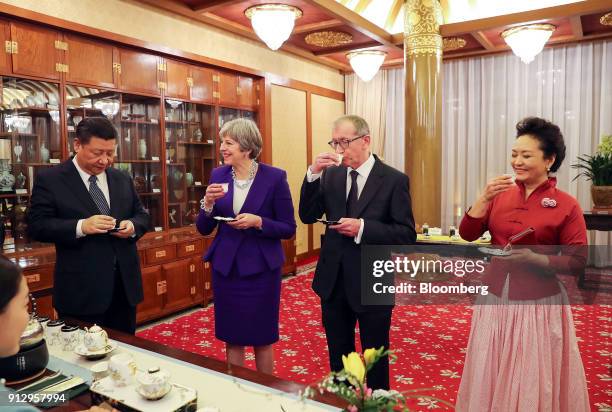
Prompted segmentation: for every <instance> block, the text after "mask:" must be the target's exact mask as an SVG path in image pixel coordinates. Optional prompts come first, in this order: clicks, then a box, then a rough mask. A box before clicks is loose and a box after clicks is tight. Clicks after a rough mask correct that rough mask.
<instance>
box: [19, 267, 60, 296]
mask: <svg viewBox="0 0 612 412" xmlns="http://www.w3.org/2000/svg"><path fill="white" fill-rule="evenodd" d="M23 276H24V277H25V278H26V280H27V281H28V288H30V292H36V291H38V290H43V289H48V288H52V287H53V266H46V267H40V268H38V269H28V270H24V271H23Z"/></svg>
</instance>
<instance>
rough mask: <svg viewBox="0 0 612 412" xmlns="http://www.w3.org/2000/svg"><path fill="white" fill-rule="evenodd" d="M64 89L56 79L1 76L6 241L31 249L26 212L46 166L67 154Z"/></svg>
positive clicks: (9, 246) (0, 180) (1, 199)
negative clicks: (61, 94) (62, 127)
mask: <svg viewBox="0 0 612 412" xmlns="http://www.w3.org/2000/svg"><path fill="white" fill-rule="evenodd" d="M59 101H60V99H59V87H58V85H57V84H55V83H47V82H41V81H36V80H26V79H17V78H12V77H1V84H0V245H2V248H3V251H5V252H6V251H10V250H15V249H17V250H24V249H28V248H30V247H31V246H32V245H31V242H30V241H29V239H28V238H27V224H26V214H27V211H28V207H29V203H30V195H31V193H32V186H33V183H34V179H35V177H36V175H37V173H38V171H39V170H41V168H45V167H51V166H53V165H54V164H59V163H60V159H61V158H62V144H61V135H60V127H59V122H60V115H59Z"/></svg>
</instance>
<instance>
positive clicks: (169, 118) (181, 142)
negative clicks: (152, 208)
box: [165, 99, 216, 228]
mask: <svg viewBox="0 0 612 412" xmlns="http://www.w3.org/2000/svg"><path fill="white" fill-rule="evenodd" d="M165 105H166V107H165V108H166V119H165V120H166V121H165V124H166V130H165V142H166V165H167V171H168V173H167V181H168V211H167V213H168V222H169V225H170V228H179V227H185V226H191V225H193V224H195V221H196V218H197V216H198V213H199V210H200V199H202V198H203V197H204V194H205V192H206V185H207V184H208V180H209V179H210V174H211V172H212V169H213V168H214V167H215V159H216V146H215V136H216V131H215V109H214V107H213V106H208V105H201V104H195V103H188V102H182V101H180V100H172V99H166V102H165Z"/></svg>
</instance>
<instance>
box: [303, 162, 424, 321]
mask: <svg viewBox="0 0 612 412" xmlns="http://www.w3.org/2000/svg"><path fill="white" fill-rule="evenodd" d="M375 159H376V160H375V163H374V167H372V170H371V171H370V175H369V176H368V179H367V180H366V183H365V186H364V187H363V190H362V192H361V195H360V196H359V201H358V202H357V211H358V217H359V218H361V219H363V220H364V228H363V233H362V236H361V243H360V244H359V245H358V244H356V243H355V240H354V238H353V237H347V236H343V235H341V234H339V233H338V232H337V231H335V230H333V229H326V230H325V242H324V243H323V246H322V250H321V254H320V257H319V262H318V263H317V269H316V271H315V277H314V280H313V282H312V288H313V289H314V291H315V292H316V293H317V295H319V297H320V298H321V299H322V300H326V299H328V298H329V297H330V296H331V294H332V291H333V290H334V286H335V284H336V281H337V278H338V273H339V271H340V270H342V282H343V287H344V289H345V291H346V295H347V297H348V300H349V303H350V305H351V307H352V308H353V310H355V311H360V312H362V311H366V310H380V309H388V308H389V307H388V306H368V307H365V306H363V305H361V245H402V244H410V243H414V242H415V240H416V231H415V228H414V217H413V216H412V206H411V200H410V190H409V179H408V176H406V175H405V174H403V173H401V172H400V171H398V170H396V169H394V168H392V167H390V166H387V165H385V164H384V163H383V162H381V161H380V160H379V159H378V157H376V156H375ZM346 175H347V169H346V167H343V166H340V167H329V168H327V169H326V170H325V171H324V172H323V175H322V176H321V178H319V179H317V180H315V181H314V182H312V183H309V182H308V180H306V178H304V182H303V183H302V191H301V196H300V210H299V213H300V219H301V220H302V222H304V223H307V224H309V223H315V222H316V220H317V219H318V218H320V217H321V216H322V215H323V214H325V216H326V218H327V220H338V219H340V218H342V217H346V180H347V178H346Z"/></svg>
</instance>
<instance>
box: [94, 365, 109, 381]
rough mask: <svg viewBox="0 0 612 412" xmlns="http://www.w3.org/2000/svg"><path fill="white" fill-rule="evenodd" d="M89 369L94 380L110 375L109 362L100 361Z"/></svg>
mask: <svg viewBox="0 0 612 412" xmlns="http://www.w3.org/2000/svg"><path fill="white" fill-rule="evenodd" d="M89 370H90V371H91V377H92V379H93V380H94V381H97V380H100V379H103V378H106V376H108V362H98V363H96V364H95V365H93V366H92V367H91V368H89Z"/></svg>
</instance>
